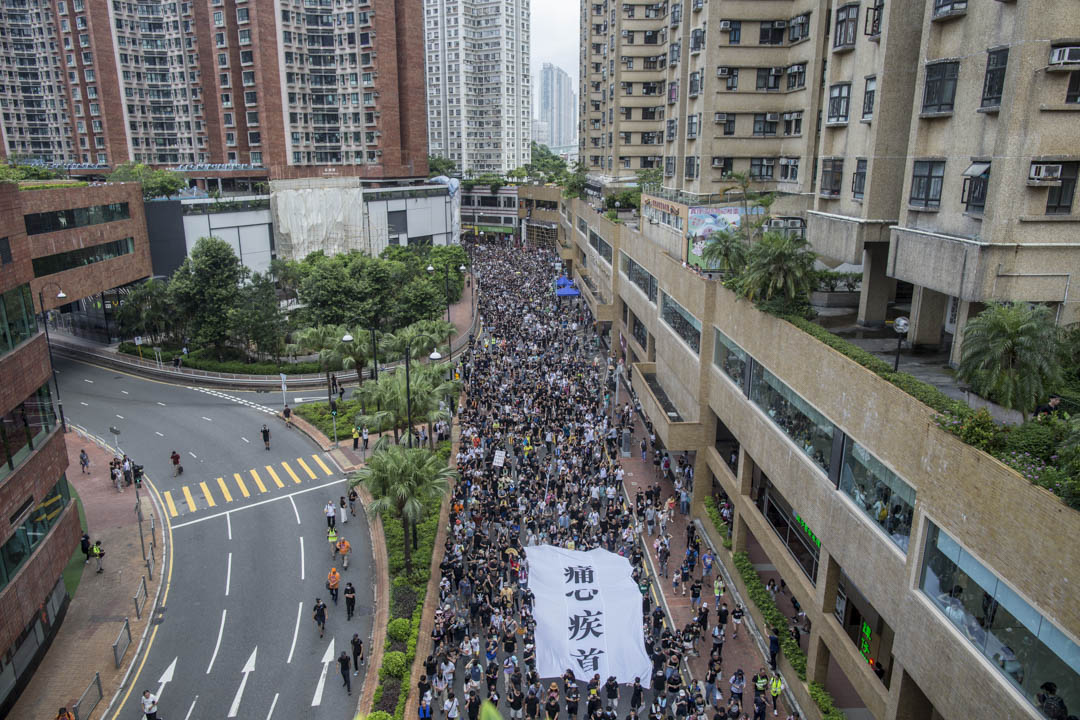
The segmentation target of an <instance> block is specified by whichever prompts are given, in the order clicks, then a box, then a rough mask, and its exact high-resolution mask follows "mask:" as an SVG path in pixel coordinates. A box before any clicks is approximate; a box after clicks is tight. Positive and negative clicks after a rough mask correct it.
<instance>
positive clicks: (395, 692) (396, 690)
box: [374, 671, 408, 716]
mask: <svg viewBox="0 0 1080 720" xmlns="http://www.w3.org/2000/svg"><path fill="white" fill-rule="evenodd" d="M379 676H380V679H381V680H382V684H381V685H380V686H379V688H381V689H382V695H381V696H379V701H378V702H377V703H375V705H374V708H375V709H376V710H382V711H383V712H385V713H386V714H387V715H391V716H392V713H394V711H396V710H397V705H398V698H399V697H400V696H401V691H402V686H403V685H404V686H405V691H406V692H408V683H403V682H401V678H396V677H392V676H389V675H388V676H386V677H385V678H384V677H382V671H380V672H379ZM376 693H378V690H376Z"/></svg>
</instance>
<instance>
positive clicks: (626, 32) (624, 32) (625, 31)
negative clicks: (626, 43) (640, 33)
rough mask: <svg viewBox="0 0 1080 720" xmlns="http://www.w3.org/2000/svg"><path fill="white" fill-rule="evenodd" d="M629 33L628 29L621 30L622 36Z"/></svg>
mask: <svg viewBox="0 0 1080 720" xmlns="http://www.w3.org/2000/svg"><path fill="white" fill-rule="evenodd" d="M629 34H630V31H629V30H623V31H622V36H623V37H626V36H627V35H629Z"/></svg>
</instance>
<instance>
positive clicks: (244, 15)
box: [236, 8, 250, 23]
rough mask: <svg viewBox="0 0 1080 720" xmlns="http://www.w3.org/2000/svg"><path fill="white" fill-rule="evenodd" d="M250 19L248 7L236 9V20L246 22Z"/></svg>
mask: <svg viewBox="0 0 1080 720" xmlns="http://www.w3.org/2000/svg"><path fill="white" fill-rule="evenodd" d="M249 19H250V18H249V17H248V9H247V8H237V9H236V21H237V22H242V23H246V22H247V21H248V20H249Z"/></svg>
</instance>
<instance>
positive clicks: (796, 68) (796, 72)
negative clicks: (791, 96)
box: [787, 63, 806, 90]
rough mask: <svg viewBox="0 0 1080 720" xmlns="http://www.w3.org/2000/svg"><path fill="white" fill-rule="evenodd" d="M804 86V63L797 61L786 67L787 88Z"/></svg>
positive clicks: (792, 88)
mask: <svg viewBox="0 0 1080 720" xmlns="http://www.w3.org/2000/svg"><path fill="white" fill-rule="evenodd" d="M801 87H806V63H797V64H795V65H792V66H790V67H788V69H787V89H788V90H797V89H798V88H801Z"/></svg>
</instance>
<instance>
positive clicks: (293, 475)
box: [281, 461, 300, 482]
mask: <svg viewBox="0 0 1080 720" xmlns="http://www.w3.org/2000/svg"><path fill="white" fill-rule="evenodd" d="M281 467H283V468H285V472H287V473H289V477H291V478H292V479H293V482H300V478H299V477H297V476H296V473H294V472H293V470H292V468H291V467H289V463H287V462H285V461H282V463H281Z"/></svg>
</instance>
